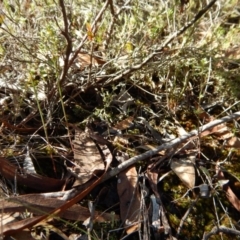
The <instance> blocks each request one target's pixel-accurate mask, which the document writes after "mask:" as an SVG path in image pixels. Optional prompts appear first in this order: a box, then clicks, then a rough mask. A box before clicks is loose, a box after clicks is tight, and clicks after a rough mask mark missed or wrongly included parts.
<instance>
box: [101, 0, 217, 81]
mask: <svg viewBox="0 0 240 240" xmlns="http://www.w3.org/2000/svg"><path fill="white" fill-rule="evenodd" d="M216 1H217V0H212V1H211V2H210V3H209V4H208V5H207V6H206V7H205V8H203V9H201V10H200V11H199V12H198V13H197V14H196V15H195V17H194V18H193V19H192V20H191V21H189V22H187V23H186V24H185V25H184V26H183V27H182V28H180V29H179V30H178V31H176V32H175V33H173V34H172V35H171V36H170V37H169V38H168V39H167V40H166V41H165V42H164V43H163V44H162V45H161V47H160V48H159V49H157V50H155V51H154V52H153V53H151V54H150V55H149V56H148V57H146V58H145V60H144V61H143V62H142V63H140V64H136V65H135V66H132V67H130V68H128V69H125V70H121V71H119V72H118V73H116V76H115V77H114V78H110V79H109V80H108V81H106V82H105V83H104V84H103V85H108V84H112V83H113V82H115V81H117V80H119V79H121V78H123V77H124V76H126V75H128V74H129V73H132V72H134V71H136V70H139V69H141V68H142V67H143V66H145V65H146V64H147V63H148V62H150V61H151V60H152V59H153V58H154V57H155V56H156V55H157V54H159V53H161V52H162V51H163V49H164V48H165V47H166V46H167V45H168V44H169V43H170V42H172V41H173V40H174V39H176V38H177V37H178V36H180V35H181V34H183V33H184V32H185V31H186V30H187V29H188V28H190V27H191V26H192V25H193V24H194V23H196V22H197V21H198V20H199V19H200V18H201V17H202V16H203V15H204V14H205V13H206V12H207V11H208V10H209V9H210V8H211V7H212V6H213V5H214V3H215V2H216Z"/></svg>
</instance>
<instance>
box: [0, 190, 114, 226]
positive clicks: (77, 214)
mask: <svg viewBox="0 0 240 240" xmlns="http://www.w3.org/2000/svg"><path fill="white" fill-rule="evenodd" d="M65 203H66V201H64V200H60V199H57V198H47V197H44V196H43V195H41V194H27V195H21V196H13V197H9V198H6V199H2V200H0V206H1V207H0V209H1V211H0V212H2V213H15V212H26V211H27V212H30V213H34V214H36V215H43V214H46V213H48V212H50V211H51V210H53V209H55V208H57V207H60V206H62V205H63V204H65ZM2 216H3V215H2ZM59 216H60V217H62V218H66V219H69V220H75V221H84V220H85V219H86V218H88V217H89V216H90V213H89V210H88V209H87V208H86V207H82V206H81V205H79V204H75V205H73V206H71V207H70V208H68V209H67V210H66V211H64V212H63V213H62V214H60V215H59ZM9 218H10V216H9ZM10 219H11V220H14V218H13V219H12V218H10ZM116 219H118V216H117V215H116ZM111 220H112V215H111V214H109V213H100V212H98V211H95V214H94V218H93V221H94V222H108V221H111Z"/></svg>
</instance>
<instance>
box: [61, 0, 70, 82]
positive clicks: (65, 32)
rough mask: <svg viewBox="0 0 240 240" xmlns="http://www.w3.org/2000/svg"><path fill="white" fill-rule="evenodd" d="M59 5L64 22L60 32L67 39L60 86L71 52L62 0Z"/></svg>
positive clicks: (67, 67)
mask: <svg viewBox="0 0 240 240" xmlns="http://www.w3.org/2000/svg"><path fill="white" fill-rule="evenodd" d="M59 5H60V7H61V9H62V14H63V22H64V30H62V31H61V33H62V35H63V36H64V37H65V38H66V41H67V48H66V55H65V57H64V66H63V70H62V73H61V76H60V80H59V84H60V86H61V84H62V83H63V82H64V79H65V77H66V75H67V72H68V69H69V57H70V54H71V52H72V39H71V37H70V34H69V31H68V28H69V26H68V19H67V13H66V8H65V5H64V0H59Z"/></svg>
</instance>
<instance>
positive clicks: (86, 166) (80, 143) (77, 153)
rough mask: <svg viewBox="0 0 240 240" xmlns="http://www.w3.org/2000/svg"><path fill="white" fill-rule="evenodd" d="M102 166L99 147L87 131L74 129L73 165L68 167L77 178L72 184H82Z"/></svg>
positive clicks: (102, 167) (101, 168)
mask: <svg viewBox="0 0 240 240" xmlns="http://www.w3.org/2000/svg"><path fill="white" fill-rule="evenodd" d="M104 168H105V167H104V162H103V159H102V156H101V154H100V152H99V148H98V146H97V145H96V143H95V142H94V141H93V139H92V138H91V137H90V135H89V133H87V132H83V131H80V130H78V129H75V140H74V166H73V168H72V169H70V168H69V170H70V171H71V172H73V173H74V176H75V177H76V178H77V182H76V183H75V184H74V186H76V185H81V184H84V183H85V182H87V181H88V180H89V179H90V178H91V177H92V176H93V175H95V174H97V172H98V171H99V170H100V171H102V170H104Z"/></svg>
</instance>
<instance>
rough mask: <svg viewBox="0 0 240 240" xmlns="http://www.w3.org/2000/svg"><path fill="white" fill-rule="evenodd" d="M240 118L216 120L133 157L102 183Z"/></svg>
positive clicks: (238, 114) (237, 116)
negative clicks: (209, 130) (218, 126)
mask: <svg viewBox="0 0 240 240" xmlns="http://www.w3.org/2000/svg"><path fill="white" fill-rule="evenodd" d="M239 117H240V112H235V113H233V114H231V115H229V116H226V117H223V118H221V119H217V120H214V121H212V122H210V123H207V124H205V125H203V126H201V127H200V128H199V129H197V130H193V131H191V132H189V133H187V134H185V135H182V136H181V137H178V138H175V139H173V140H172V141H169V142H167V143H164V144H162V145H161V146H159V147H157V148H155V149H154V150H150V151H147V152H145V153H143V154H141V155H138V156H135V157H132V158H130V159H128V160H127V161H125V162H123V163H121V164H119V165H118V167H116V168H114V169H112V170H111V171H110V172H108V173H106V175H105V176H104V177H103V179H102V182H103V181H106V180H107V179H109V178H111V177H113V176H116V175H117V174H119V173H120V172H121V171H123V170H124V169H126V168H128V167H129V166H131V165H133V164H135V163H136V162H138V161H143V160H145V159H147V158H151V157H152V156H153V155H155V154H157V153H159V152H160V151H162V150H167V149H171V148H175V149H176V148H177V147H178V146H179V145H180V144H181V143H184V142H186V141H187V140H188V139H190V138H196V137H198V136H199V135H200V134H201V133H202V132H204V131H206V130H208V129H211V128H213V127H215V126H217V125H219V124H222V123H225V122H229V121H231V120H233V119H236V118H239Z"/></svg>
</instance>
